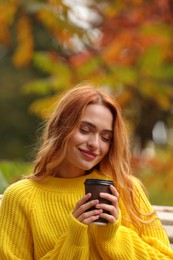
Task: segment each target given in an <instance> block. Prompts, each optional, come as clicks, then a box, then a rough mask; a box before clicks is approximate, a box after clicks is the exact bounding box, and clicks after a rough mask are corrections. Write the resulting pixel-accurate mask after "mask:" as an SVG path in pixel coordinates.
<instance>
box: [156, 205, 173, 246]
mask: <svg viewBox="0 0 173 260" xmlns="http://www.w3.org/2000/svg"><path fill="white" fill-rule="evenodd" d="M153 208H154V209H155V211H156V212H157V215H158V217H159V218H160V220H161V223H162V225H163V227H164V228H165V230H166V233H167V234H168V237H169V241H170V243H171V248H172V249H173V207H172V206H157V205H153Z"/></svg>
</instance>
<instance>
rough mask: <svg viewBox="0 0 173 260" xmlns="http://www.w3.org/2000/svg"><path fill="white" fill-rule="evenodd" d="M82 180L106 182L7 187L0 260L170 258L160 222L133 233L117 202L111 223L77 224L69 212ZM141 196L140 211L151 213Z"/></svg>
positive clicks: (0, 214)
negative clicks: (116, 216)
mask: <svg viewBox="0 0 173 260" xmlns="http://www.w3.org/2000/svg"><path fill="white" fill-rule="evenodd" d="M86 178H102V179H103V178H104V177H103V175H100V174H99V173H96V172H93V173H91V174H90V175H87V176H82V177H78V178H69V179H63V178H55V177H48V178H47V179H46V181H44V182H35V181H33V180H28V179H26V180H21V181H19V182H16V183H15V184H13V185H11V186H10V187H9V188H8V189H7V190H6V191H5V193H4V197H3V200H2V204H1V207H0V259H1V260H19V259H20V260H30V259H35V260H36V259H42V260H44V259H49V260H53V259H56V260H57V259H60V260H63V259H64V260H71V259H75V260H80V259H81V260H87V259H92V260H99V259H103V260H107V259H121V260H122V259H124V260H130V259H136V260H140V259H143V260H147V259H152V260H154V259H159V260H160V259H163V260H165V259H173V252H172V250H171V249H170V247H169V241H168V238H167V236H166V234H165V232H164V230H163V228H162V227H161V224H160V221H159V220H157V221H156V223H155V224H154V225H142V224H140V225H141V229H137V228H136V227H135V226H134V225H133V223H130V222H131V221H130V218H129V217H128V213H127V212H126V209H125V207H124V205H123V202H122V201H121V199H120V202H119V203H120V204H119V206H120V214H119V218H118V220H117V222H116V223H115V224H108V225H106V226H97V225H94V224H90V225H84V224H82V223H80V222H78V221H77V220H76V219H75V218H74V217H73V215H72V211H73V209H74V207H75V205H76V202H77V201H78V200H79V199H80V198H81V197H82V196H83V195H84V185H83V183H84V180H85V179H86ZM139 192H140V196H141V197H142V198H143V200H144V202H143V203H141V201H142V200H140V205H139V206H140V209H141V210H142V211H143V212H148V211H150V210H151V206H150V203H149V202H148V200H147V198H146V197H145V195H144V193H143V191H142V189H140V188H139ZM138 199H139V198H138ZM138 199H137V200H138ZM138 230H140V232H139V231H138Z"/></svg>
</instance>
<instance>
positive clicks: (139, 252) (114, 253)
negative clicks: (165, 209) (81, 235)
mask: <svg viewBox="0 0 173 260" xmlns="http://www.w3.org/2000/svg"><path fill="white" fill-rule="evenodd" d="M137 190H138V195H137V199H136V200H137V201H138V202H139V198H140V203H139V204H138V205H139V210H141V211H142V212H143V213H147V212H148V213H149V212H151V211H152V207H151V205H150V203H149V201H148V199H147V197H146V196H145V194H144V192H143V190H142V188H141V187H140V186H138V184H137ZM154 217H157V215H155V216H154ZM141 225H142V232H141V233H140V232H136V231H135V229H134V228H130V227H126V226H123V225H122V224H121V211H120V214H119V218H118V220H117V221H116V223H115V224H113V225H112V224H108V225H107V226H98V227H97V226H96V227H95V233H96V241H98V243H97V245H96V246H97V247H98V250H99V253H100V255H101V256H102V258H103V259H105V260H108V259H133V260H140V259H141V260H142V259H145V260H149V259H150V260H151V259H152V260H160V259H163V260H166V259H169V260H171V259H173V251H172V250H171V249H170V245H169V240H168V237H167V235H166V233H165V230H164V229H163V227H162V225H161V223H160V220H159V219H156V220H154V221H153V222H151V223H148V224H142V223H141ZM100 234H101V235H100Z"/></svg>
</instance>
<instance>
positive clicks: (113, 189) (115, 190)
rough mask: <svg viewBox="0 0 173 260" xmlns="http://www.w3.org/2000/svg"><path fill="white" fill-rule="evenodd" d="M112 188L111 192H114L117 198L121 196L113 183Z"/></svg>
mask: <svg viewBox="0 0 173 260" xmlns="http://www.w3.org/2000/svg"><path fill="white" fill-rule="evenodd" d="M110 190H111V192H112V194H113V195H114V196H116V197H117V198H119V193H118V191H117V189H116V188H115V187H114V186H113V185H110Z"/></svg>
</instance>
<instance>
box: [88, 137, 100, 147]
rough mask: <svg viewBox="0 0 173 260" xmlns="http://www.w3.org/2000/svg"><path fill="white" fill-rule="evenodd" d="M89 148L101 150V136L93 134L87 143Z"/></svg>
mask: <svg viewBox="0 0 173 260" xmlns="http://www.w3.org/2000/svg"><path fill="white" fill-rule="evenodd" d="M87 146H88V148H90V149H92V150H96V149H98V148H99V135H97V134H93V135H91V136H90V137H89V139H88V141H87Z"/></svg>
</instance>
